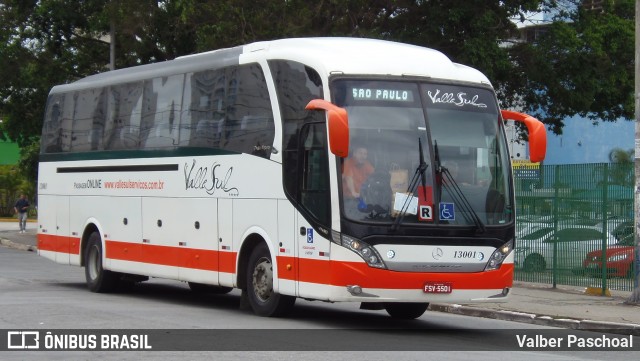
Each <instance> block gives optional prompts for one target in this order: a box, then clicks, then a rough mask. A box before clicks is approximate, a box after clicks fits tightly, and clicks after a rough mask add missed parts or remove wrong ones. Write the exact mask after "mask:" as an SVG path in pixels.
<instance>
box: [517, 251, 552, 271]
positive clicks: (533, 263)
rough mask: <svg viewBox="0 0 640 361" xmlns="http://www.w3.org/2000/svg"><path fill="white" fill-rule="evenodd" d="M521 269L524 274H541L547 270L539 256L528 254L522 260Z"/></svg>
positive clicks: (545, 263)
mask: <svg viewBox="0 0 640 361" xmlns="http://www.w3.org/2000/svg"><path fill="white" fill-rule="evenodd" d="M522 268H523V269H524V270H525V272H542V271H544V270H546V269H547V262H546V261H545V260H544V257H542V256H541V255H539V254H530V255H528V256H527V258H525V259H524V262H523V264H522Z"/></svg>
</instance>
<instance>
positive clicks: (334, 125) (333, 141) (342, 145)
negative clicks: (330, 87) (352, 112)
mask: <svg viewBox="0 0 640 361" xmlns="http://www.w3.org/2000/svg"><path fill="white" fill-rule="evenodd" d="M305 109H307V110H325V111H326V112H327V122H328V128H329V150H331V153H333V154H335V155H337V156H338V157H342V158H346V157H347V156H348V155H349V117H348V115H347V110H346V109H344V108H340V107H338V106H336V105H335V104H333V103H331V102H328V101H326V100H324V99H313V100H312V101H310V102H309V104H307V106H306V107H305Z"/></svg>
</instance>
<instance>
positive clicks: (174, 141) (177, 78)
mask: <svg viewBox="0 0 640 361" xmlns="http://www.w3.org/2000/svg"><path fill="white" fill-rule="evenodd" d="M506 118H511V119H516V120H521V121H525V123H526V124H527V126H528V127H529V130H530V135H529V138H530V152H531V158H532V160H533V161H539V160H541V159H542V158H543V157H544V151H545V144H546V143H545V142H546V138H545V129H544V126H542V124H541V123H540V122H539V121H537V120H535V119H533V118H530V117H528V116H526V115H524V114H520V113H514V112H507V111H502V112H501V111H500V110H499V108H498V102H497V99H496V96H495V93H494V91H493V89H492V87H491V84H490V82H489V80H488V79H487V78H486V77H485V76H484V75H482V74H481V73H480V72H478V71H477V70H474V69H472V68H469V67H466V66H463V65H459V64H455V63H453V62H451V61H450V60H449V59H448V58H447V57H446V56H444V55H443V54H442V53H440V52H437V51H434V50H431V49H426V48H422V47H418V46H411V45H406V44H399V43H393V42H387V41H379V40H369V39H350V38H310V39H286V40H276V41H268V42H258V43H253V44H249V45H244V46H239V47H235V48H230V49H222V50H216V51H212V52H208V53H202V54H196V55H191V56H186V57H182V58H178V59H175V60H171V61H166V62H162V63H157V64H150V65H143V66H137V67H133V68H128V69H120V70H115V71H110V72H107V73H102V74H97V75H93V76H89V77H86V78H84V79H80V80H78V81H76V82H73V83H70V84H65V85H59V86H56V87H54V88H53V89H52V90H51V92H50V95H49V98H48V102H47V106H46V114H45V119H44V126H43V133H42V141H41V142H42V144H41V155H40V168H39V181H38V189H39V190H38V202H39V219H38V223H39V226H38V228H39V229H38V250H39V254H40V255H41V256H44V257H47V258H49V259H52V260H55V261H56V262H58V263H63V264H71V265H77V266H84V267H85V273H86V281H87V284H88V287H89V289H90V290H91V291H93V292H108V291H112V290H115V289H117V288H118V287H121V286H125V285H131V284H132V283H135V282H140V281H144V280H146V279H148V278H149V277H159V278H166V279H174V280H179V281H184V282H188V284H189V286H190V287H191V288H192V289H193V290H197V291H209V292H218V293H225V292H229V291H230V290H231V289H233V288H239V289H241V290H242V295H243V296H242V297H243V298H245V300H247V301H248V303H249V304H250V306H251V308H252V309H253V311H254V312H255V313H256V314H258V315H262V316H278V315H283V314H285V313H286V312H287V311H288V310H289V309H291V307H292V306H293V304H294V301H295V299H296V298H297V297H301V298H305V299H313V300H321V301H329V302H336V301H352V302H361V303H362V307H363V308H367V309H382V308H384V309H386V310H387V312H388V313H389V314H390V315H391V316H392V317H397V318H416V317H419V316H420V315H422V313H423V312H424V311H425V310H426V308H427V305H428V303H429V302H483V301H486V302H497V301H504V300H506V297H507V295H508V293H509V289H510V287H511V286H512V279H513V268H514V267H513V252H512V249H513V247H514V233H515V225H514V221H515V214H514V210H515V207H514V191H513V177H512V173H511V165H510V158H509V154H508V149H507V143H506V141H505V136H504V127H503V122H504V120H505V119H506ZM365 158H366V159H365Z"/></svg>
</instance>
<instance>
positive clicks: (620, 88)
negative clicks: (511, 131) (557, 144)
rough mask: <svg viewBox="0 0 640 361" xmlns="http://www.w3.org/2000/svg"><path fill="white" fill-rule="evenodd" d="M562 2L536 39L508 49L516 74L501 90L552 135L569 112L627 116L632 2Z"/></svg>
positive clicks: (593, 116) (631, 67) (608, 118)
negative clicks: (592, 6) (590, 4)
mask: <svg viewBox="0 0 640 361" xmlns="http://www.w3.org/2000/svg"><path fill="white" fill-rule="evenodd" d="M563 3H564V6H565V8H566V9H568V10H565V11H559V12H558V14H557V16H556V18H555V21H554V22H553V23H551V24H549V25H547V26H546V27H545V28H544V29H543V30H544V34H543V35H542V36H541V37H540V38H539V40H538V41H536V42H533V43H521V44H516V45H514V46H513V47H512V48H511V49H510V55H511V56H512V59H513V61H514V62H515V64H517V73H515V74H514V75H515V76H514V77H513V80H514V81H511V82H507V83H506V88H507V89H508V91H509V92H510V93H511V94H518V95H519V97H520V98H519V99H514V100H516V103H517V102H519V103H520V105H521V106H522V107H523V108H524V109H525V111H527V112H529V113H530V114H532V115H534V116H537V117H538V118H539V119H541V120H543V121H544V122H545V123H547V124H548V125H549V126H550V127H551V129H552V130H553V131H554V132H555V133H558V134H561V133H562V126H563V119H566V118H568V117H571V116H574V115H579V116H581V117H584V118H588V119H590V120H591V121H593V122H597V121H616V120H618V119H620V118H624V119H628V120H630V119H633V116H634V96H633V94H634V82H633V79H634V76H633V74H634V64H633V56H634V23H633V21H634V1H633V0H616V1H612V0H605V1H603V2H602V10H601V11H600V10H597V11H594V10H591V9H587V8H585V7H582V6H581V4H580V3H581V1H578V0H565V1H563ZM567 4H570V5H572V6H567Z"/></svg>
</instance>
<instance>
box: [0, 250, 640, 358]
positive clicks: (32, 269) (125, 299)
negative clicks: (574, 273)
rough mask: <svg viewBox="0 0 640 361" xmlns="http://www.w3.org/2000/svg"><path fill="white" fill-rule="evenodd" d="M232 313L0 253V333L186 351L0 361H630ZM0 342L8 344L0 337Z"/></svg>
mask: <svg viewBox="0 0 640 361" xmlns="http://www.w3.org/2000/svg"><path fill="white" fill-rule="evenodd" d="M239 304H240V295H239V292H238V291H234V292H232V293H230V294H228V295H222V296H215V295H205V296H202V295H196V294H194V293H192V292H190V291H189V289H188V287H187V286H186V284H184V283H180V282H174V281H167V280H158V279H153V280H151V281H149V282H145V283H143V284H139V285H137V286H136V287H135V288H134V289H132V290H130V291H128V292H125V293H115V294H95V293H91V292H89V291H88V290H87V289H86V286H85V284H84V270H83V269H82V268H79V267H72V266H64V265H59V264H55V263H53V262H51V261H49V260H46V259H44V258H40V257H38V256H37V255H36V254H35V253H33V252H25V251H19V250H14V249H9V248H5V247H0V330H3V331H4V332H7V330H42V331H43V332H45V331H47V330H53V331H54V332H63V333H64V332H66V331H68V332H69V333H72V334H73V333H79V332H82V330H84V331H85V332H104V331H105V330H114V332H115V331H118V330H123V329H126V330H136V329H139V330H142V331H136V332H143V333H144V332H146V333H149V334H152V335H153V334H155V335H157V334H158V333H160V334H164V338H162V340H163V341H162V342H163V343H159V342H156V343H155V345H153V346H155V349H156V350H158V349H170V350H171V349H172V346H171V342H172V340H174V338H175V340H178V339H179V340H182V341H184V338H185V335H184V334H185V332H186V333H187V337H193V339H192V340H191V341H193V343H192V345H195V346H194V348H189V347H184V350H186V351H181V352H177V351H160V352H157V351H144V352H140V351H138V352H131V351H120V352H113V351H111V352H107V351H100V352H97V351H91V352H89V351H74V352H69V351H56V352H51V351H47V352H43V351H31V352H26V351H5V352H0V359H19V360H31V359H33V360H36V359H47V360H58V359H59V360H69V359H96V360H111V359H114V360H116V359H117V360H122V359H131V360H134V359H135V360H140V359H154V360H155V359H171V360H173V359H176V358H186V359H201V358H202V359H204V358H211V357H212V356H213V357H214V358H215V359H234V360H235V359H249V360H251V359H256V360H258V359H259V360H276V359H277V360H289V359H295V360H300V359H304V360H329V359H330V360H342V359H353V358H355V357H357V358H366V359H367V360H389V359H393V360H394V361H396V360H422V359H432V358H435V359H448V360H463V359H464V360H468V359H469V357H473V359H474V360H476V359H477V360H495V358H496V355H497V354H496V353H495V351H496V350H498V351H501V353H500V355H502V354H503V352H508V353H514V352H518V354H517V355H518V356H517V357H518V358H519V359H522V360H549V359H553V360H601V359H608V360H627V359H630V357H631V356H632V355H633V354H631V353H630V352H606V351H590V352H585V351H577V352H576V351H567V352H557V351H554V350H544V351H527V352H519V351H515V348H514V347H513V344H514V339H515V335H523V334H529V335H531V334H535V333H536V332H554V331H553V330H552V329H547V330H550V331H545V330H542V329H541V328H540V326H533V325H525V324H521V323H515V322H508V321H499V320H490V319H483V318H474V317H467V316H460V315H451V314H445V313H439V312H427V313H425V315H423V316H422V317H421V318H420V319H418V320H415V321H399V320H393V319H391V318H389V317H388V316H387V314H386V313H385V312H384V311H363V310H359V309H358V305H356V304H342V303H340V304H325V303H321V302H310V301H304V300H299V301H298V302H297V303H296V308H295V310H294V312H293V313H292V314H291V315H290V316H289V317H287V318H277V319H274V318H262V317H257V316H255V315H253V314H252V313H251V312H249V311H246V310H241V309H240V307H239ZM61 330H62V331H61ZM132 332H133V331H132ZM190 332H191V333H192V335H191V336H189V335H190ZM563 332H566V331H563ZM161 336H162V335H161ZM0 337H2V338H5V337H7V336H5V335H4V334H1V333H0ZM156 340H158V339H156ZM165 342H166V343H165ZM1 344H2V343H0V345H1ZM274 345H275V346H274ZM178 349H180V348H178ZM198 350H226V351H198ZM270 350H274V351H270ZM307 350H308V351H307ZM404 350H412V351H404ZM460 350H472V351H460ZM635 357H637V353H636V355H635Z"/></svg>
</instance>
